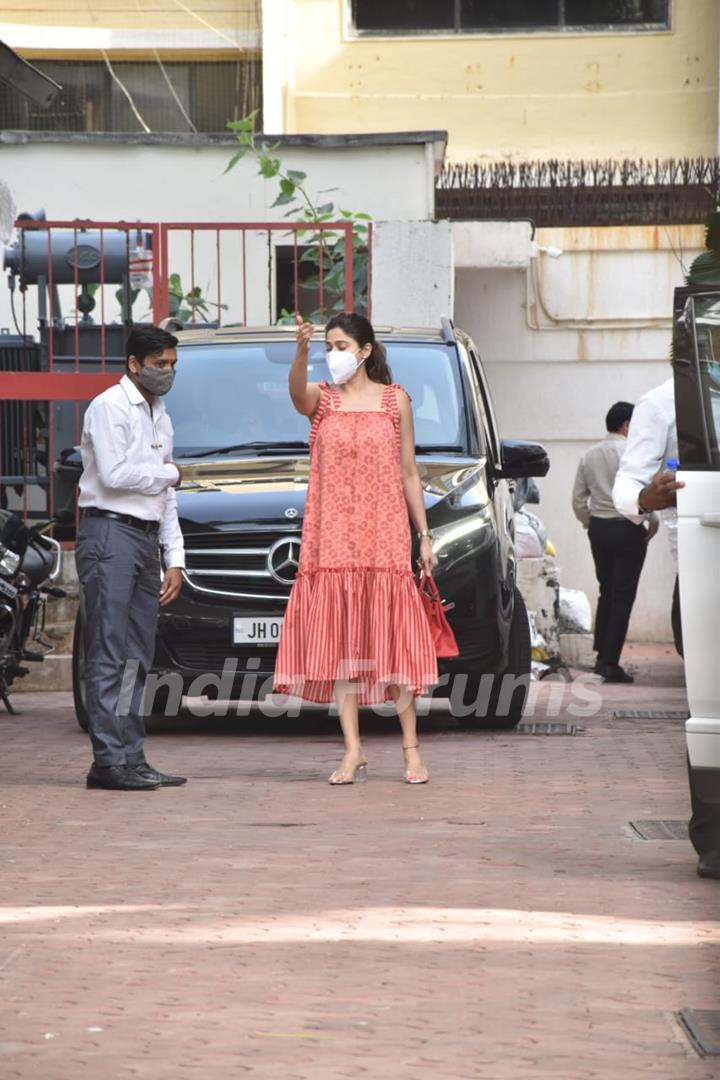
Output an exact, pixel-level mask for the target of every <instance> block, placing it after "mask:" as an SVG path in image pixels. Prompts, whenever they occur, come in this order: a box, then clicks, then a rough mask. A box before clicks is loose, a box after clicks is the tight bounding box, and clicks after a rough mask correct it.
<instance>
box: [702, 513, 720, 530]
mask: <svg viewBox="0 0 720 1080" xmlns="http://www.w3.org/2000/svg"><path fill="white" fill-rule="evenodd" d="M700 524H701V525H706V526H707V527H708V529H720V514H705V515H704V516H703V517H701V518H700Z"/></svg>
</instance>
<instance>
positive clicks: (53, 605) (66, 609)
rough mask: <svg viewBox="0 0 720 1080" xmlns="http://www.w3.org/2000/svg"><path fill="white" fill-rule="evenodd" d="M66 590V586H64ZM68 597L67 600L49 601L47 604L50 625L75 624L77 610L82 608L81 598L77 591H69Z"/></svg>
mask: <svg viewBox="0 0 720 1080" xmlns="http://www.w3.org/2000/svg"><path fill="white" fill-rule="evenodd" d="M63 588H65V586H63ZM67 591H68V595H67V597H66V599H65V600H53V599H48V602H47V621H48V625H50V624H51V623H53V624H54V623H64V622H75V616H76V614H77V609H78V607H79V606H80V597H79V594H78V591H77V589H74V590H73V591H72V592H71V591H70V590H69V589H68V590H67Z"/></svg>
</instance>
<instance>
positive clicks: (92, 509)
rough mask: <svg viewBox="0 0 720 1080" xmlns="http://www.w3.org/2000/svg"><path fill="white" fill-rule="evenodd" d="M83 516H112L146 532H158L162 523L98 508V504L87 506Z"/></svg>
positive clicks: (114, 519) (124, 523)
mask: <svg viewBox="0 0 720 1080" xmlns="http://www.w3.org/2000/svg"><path fill="white" fill-rule="evenodd" d="M80 515H81V517H104V518H112V520H113V521H121V522H122V524H123V525H132V527H133V529H140V531H141V532H144V533H157V532H159V531H160V524H159V522H157V521H145V520H144V519H143V518H136V517H133V516H132V514H116V513H115V511H114V510H98V508H97V507H96V506H86V507H85V508H84V509H83V510H81V512H80Z"/></svg>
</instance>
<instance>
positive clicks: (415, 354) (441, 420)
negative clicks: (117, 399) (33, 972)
mask: <svg viewBox="0 0 720 1080" xmlns="http://www.w3.org/2000/svg"><path fill="white" fill-rule="evenodd" d="M294 353H295V343H294V341H287V342H267V343H264V342H248V343H247V344H244V343H243V344H232V345H212V346H207V345H186V346H183V347H181V348H180V350H179V361H178V365H177V379H176V380H175V385H174V386H173V388H172V390H171V391H170V393H169V394H168V395H167V398H166V399H165V400H166V402H167V407H168V412H169V413H170V416H171V418H172V423H173V427H174V429H175V456H176V457H195V456H198V455H203V456H206V457H212V456H213V455H214V454H215V453H217V454H218V456H220V455H221V454H222V453H223V452H225V453H228V452H230V451H231V449H232V448H242V449H243V450H244V451H247V452H248V453H253V452H257V453H262V452H265V451H266V450H271V449H272V448H273V447H276V448H277V450H278V451H283V450H286V451H287V450H292V451H293V452H295V453H303V452H305V453H307V449H308V443H307V440H308V433H309V430H310V427H309V423H308V420H307V417H305V416H301V415H300V414H299V413H298V412H296V410H295V409H294V407H293V404H292V402H291V401H290V396H289V394H288V388H287V379H288V372H289V370H290V364H291V363H292V358H293V356H294ZM388 363H389V365H390V370H391V372H392V377H393V381H394V382H398V383H400V384H401V385H402V386H404V387H405V389H406V390H407V391H408V393H409V394H410V396H411V398H412V408H413V414H414V417H415V443H416V447H417V452H418V453H419V454H422V453H432V452H433V451H436V450H437V451H442V452H443V453H456V454H465V453H467V441H468V436H467V424H466V420H465V411H464V408H463V404H462V403H463V393H462V387H461V384H460V372H459V364H458V357H457V353H456V350H455V348H454V347H452V346H448V345H445V344H443V343H441V342H438V343H437V344H434V343H415V342H413V343H410V342H406V343H397V344H396V343H393V344H390V345H389V346H388ZM308 378H309V380H310V381H311V382H321V381H322V380H323V379H327V380H329V379H330V374H329V372H328V369H327V364H326V361H325V346H324V343H323V342H318V343H317V344H315V345H313V346H311V350H310V358H309V362H308Z"/></svg>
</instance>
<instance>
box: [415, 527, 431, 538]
mask: <svg viewBox="0 0 720 1080" xmlns="http://www.w3.org/2000/svg"><path fill="white" fill-rule="evenodd" d="M417 535H418V540H422V538H423V536H427V538H428V540H434V539H435V533H434V532H433V531H432V529H421V530H420V532H419V533H418V534H417Z"/></svg>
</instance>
